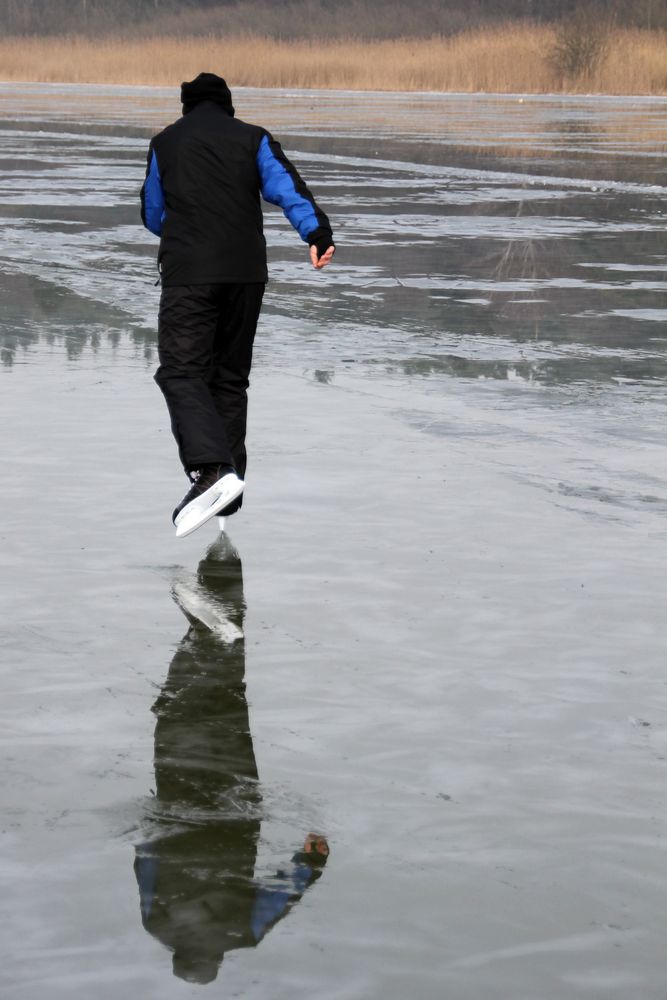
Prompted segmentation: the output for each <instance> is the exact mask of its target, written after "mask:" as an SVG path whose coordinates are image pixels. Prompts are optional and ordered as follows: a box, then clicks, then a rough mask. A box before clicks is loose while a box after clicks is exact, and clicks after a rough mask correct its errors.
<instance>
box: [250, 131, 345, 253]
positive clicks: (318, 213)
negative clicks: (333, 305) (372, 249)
mask: <svg viewBox="0 0 667 1000" xmlns="http://www.w3.org/2000/svg"><path fill="white" fill-rule="evenodd" d="M257 169H258V171H259V177H260V182H261V188H262V196H263V197H264V198H265V199H266V201H269V202H271V204H272V205H278V206H279V207H280V208H282V210H283V212H284V213H285V215H286V217H287V219H288V220H289V221H290V222H291V223H292V225H293V226H294V228H295V229H296V231H297V232H298V234H299V236H300V237H301V239H302V240H303V241H304V242H305V243H308V244H309V245H310V259H311V261H312V263H313V267H315V268H317V269H318V270H320V269H321V268H323V267H326V265H327V264H328V263H329V261H330V260H331V258H332V257H333V255H334V252H335V246H334V241H333V233H332V232H331V225H330V223H329V219H328V218H327V216H326V215H325V214H324V212H323V211H322V210H321V208H320V207H319V206H318V205H317V203H316V201H315V199H314V198H313V196H312V194H311V192H310V191H309V189H308V187H307V185H306V183H305V182H304V180H303V178H302V177H301V176H300V174H299V172H298V170H297V169H296V167H295V166H294V164H292V163H290V161H289V160H288V159H287V157H286V156H285V154H284V152H283V150H282V147H281V145H280V143H279V142H278V141H277V140H276V139H274V138H273V137H272V136H271V135H269V133H268V132H267V133H266V134H265V135H264V136H263V137H262V141H261V142H260V144H259V149H258V151H257Z"/></svg>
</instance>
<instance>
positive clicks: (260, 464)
mask: <svg viewBox="0 0 667 1000" xmlns="http://www.w3.org/2000/svg"><path fill="white" fill-rule="evenodd" d="M177 97H178V95H177V92H176V91H166V90H160V89H153V88H121V87H118V88H102V87H76V86H46V85H9V84H0V134H1V137H2V148H1V151H0V219H1V224H2V238H1V239H0V302H1V303H2V311H1V317H0V351H1V356H2V361H3V364H2V366H0V417H1V419H2V425H3V428H4V434H3V442H4V447H3V453H4V457H5V465H6V470H7V474H6V476H5V484H4V490H3V494H4V502H3V510H2V567H3V587H2V624H1V626H0V637H1V640H2V646H3V651H4V656H3V660H2V668H1V669H2V700H1V702H0V719H1V722H2V779H1V780H2V795H1V802H2V826H1V830H2V859H3V860H2V867H1V873H2V874H1V880H2V893H1V895H0V922H1V923H2V927H3V933H2V952H3V954H2V964H3V988H4V989H5V990H6V991H7V992H6V993H4V994H3V995H6V996H7V997H8V998H11V1000H37V998H39V1000H41V998H45V997H48V998H49V1000H61V998H63V1000H64V998H68V1000H70V998H72V997H77V998H78V997H81V998H87V997H95V998H96V1000H126V998H127V997H142V998H143V1000H169V998H172V997H174V998H176V997H183V996H201V995H202V994H203V992H204V991H207V992H208V994H209V995H210V996H212V997H213V996H219V997H243V998H244V1000H245V998H247V1000H298V998H302V997H303V998H309V1000H310V998H312V997H315V996H316V997H318V1000H348V998H349V1000H362V998H363V1000H366V998H368V1000H376V998H380V997H381V998H383V1000H404V998H405V997H406V996H408V997H411V998H413V1000H440V998H441V997H442V998H444V997H446V998H447V1000H483V998H487V997H490V996H492V995H493V996H494V997H498V998H499V1000H561V998H566V997H567V998H568V1000H569V998H573V997H576V998H579V997H581V998H585V997H595V998H600V1000H612V998H619V1000H621V998H623V1000H626V998H627V997H628V996H630V995H634V996H638V997H641V998H642V1000H664V998H665V984H664V980H665V959H664V951H663V948H664V942H663V937H664V935H663V933H662V926H663V922H664V920H663V915H664V911H665V906H666V905H667V879H666V877H665V874H664V872H665V860H666V857H665V842H666V840H665V838H666V834H667V795H666V792H665V787H666V777H667V774H666V769H667V763H666V761H665V755H666V754H667V698H666V694H667V692H666V684H667V680H666V679H665V671H664V667H665V661H666V657H667V638H666V635H665V591H666V588H667V464H666V460H665V445H664V435H665V423H666V419H667V405H666V399H665V389H666V387H667V365H666V360H667V351H666V347H667V323H666V320H667V299H666V296H665V292H666V291H667V280H666V272H667V241H666V239H665V222H666V221H667V215H666V212H667V209H666V202H665V194H666V193H667V187H666V186H665V162H666V158H667V152H666V150H667V99H664V98H661V99H649V98H637V99H628V98H623V99H620V98H586V97H580V98H572V99H563V98H561V97H526V98H520V97H518V96H517V97H511V96H510V97H502V98H501V97H493V96H470V95H465V96H463V95H461V96H458V95H451V96H442V95H434V94H427V95H414V94H413V95H397V94H395V95H392V94H361V93H343V92H326V93H325V92H298V91H295V92H279V91H258V90H236V91H234V97H235V106H236V109H237V114H238V116H239V117H241V118H244V119H246V120H248V121H255V122H258V123H261V124H264V125H266V126H267V127H268V128H270V129H271V130H272V131H273V132H274V133H275V134H276V135H277V136H278V137H279V138H280V139H281V141H282V142H283V145H284V147H285V149H286V151H287V152H288V155H290V156H291V157H292V158H293V159H294V161H295V162H296V163H297V165H298V166H299V167H300V168H302V170H303V173H304V175H305V177H306V178H307V179H308V181H309V183H310V184H311V186H312V188H313V190H314V192H315V194H316V196H317V197H318V200H319V201H320V202H321V204H322V206H323V208H324V209H325V210H326V211H327V212H328V213H329V215H330V217H331V218H332V222H333V224H334V230H335V233H336V236H337V242H338V250H337V254H336V258H335V262H334V264H333V265H332V266H331V267H330V268H328V269H327V270H326V271H325V272H322V273H315V272H314V271H312V270H311V269H309V267H308V265H307V263H306V252H305V248H304V247H303V245H302V244H300V243H299V240H298V238H297V237H296V234H294V233H293V232H292V231H291V229H290V227H289V225H288V224H287V223H286V222H285V220H284V219H283V217H282V215H281V213H279V212H277V211H274V210H273V209H271V210H269V211H267V213H266V234H267V240H268V242H269V247H270V273H271V282H270V284H269V286H268V290H267V296H266V299H265V308H264V312H263V315H262V319H261V321H260V329H259V334H258V340H257V346H256V361H255V368H254V382H253V385H252V388H251V406H250V431H249V442H248V443H249V454H250V460H249V471H248V477H247V482H248V486H247V491H246V500H245V503H244V507H243V511H242V512H241V514H240V515H239V516H238V518H234V519H232V520H231V521H230V537H231V540H232V542H233V546H232V545H231V543H230V544H229V545H227V546H225V545H222V544H221V543H220V542H218V543H216V542H215V541H214V539H215V532H214V529H213V528H210V527H208V526H207V527H204V528H203V529H202V530H201V531H199V532H196V533H195V534H193V535H192V536H190V537H188V538H187V539H184V540H178V541H177V540H176V539H175V538H174V537H173V529H172V527H171V523H170V514H171V510H172V507H173V505H174V503H175V502H176V501H177V500H179V499H180V497H181V495H182V493H183V491H184V486H185V479H184V478H183V477H182V473H181V472H180V470H179V467H178V462H177V458H176V454H175V448H174V445H173V442H172V439H171V435H170V433H169V428H168V421H167V415H166V410H165V408H164V404H163V401H162V398H161V396H160V393H159V391H158V390H157V388H156V387H155V386H154V384H153V382H152V373H153V371H154V369H155V366H156V351H155V344H156V336H155V315H156V310H157V302H158V296H159V289H158V288H156V287H155V285H154V281H155V276H156V272H155V252H156V242H157V241H156V240H155V239H154V238H153V237H152V236H151V235H150V234H149V233H147V232H146V231H145V230H144V229H143V228H142V227H141V225H140V224H139V222H138V190H139V187H140V185H141V182H142V179H143V173H144V165H145V152H146V148H147V142H148V139H149V137H150V136H151V135H152V134H153V133H154V132H156V131H158V130H159V129H160V128H161V127H163V126H164V125H165V124H167V123H168V122H169V121H171V120H173V118H175V117H176V116H177V114H178V112H179V110H180V108H179V105H178V103H177ZM193 602H194V603H196V604H197V605H198V606H199V607H201V608H204V609H205V613H206V615H207V616H208V619H209V622H210V624H211V625H212V628H211V630H207V629H204V628H202V627H196V628H194V629H193V630H191V631H188V621H187V620H186V617H184V615H183V613H182V610H181V609H185V610H187V609H188V608H190V609H191V608H192V607H193ZM179 604H180V606H181V609H179ZM311 832H315V833H318V834H319V835H321V836H323V837H325V838H326V840H327V841H328V844H329V849H330V854H329V857H328V859H327V861H326V864H323V863H315V862H314V861H313V855H312V854H307V853H305V852H304V850H303V848H304V841H305V839H306V837H307V835H308V834H309V833H311ZM223 959H224V961H223ZM205 983H207V984H208V985H204V984H205Z"/></svg>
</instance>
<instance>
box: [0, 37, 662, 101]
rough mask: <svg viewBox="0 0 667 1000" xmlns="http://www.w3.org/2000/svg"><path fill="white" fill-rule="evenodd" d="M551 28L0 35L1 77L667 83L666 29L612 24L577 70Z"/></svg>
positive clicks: (434, 85) (358, 84)
mask: <svg viewBox="0 0 667 1000" xmlns="http://www.w3.org/2000/svg"><path fill="white" fill-rule="evenodd" d="M557 43H558V38H557V34H556V29H554V28H553V27H547V26H535V25H528V24H523V23H514V24H508V25H506V26H504V27H500V28H495V29H488V28H487V29H485V30H476V31H471V32H466V33H463V34H460V35H456V36H454V37H452V38H432V39H397V40H384V41H366V42H361V41H355V40H353V39H350V40H338V41H315V40H301V41H298V40H296V41H277V40H272V39H268V38H262V37H259V36H250V35H246V36H241V37H237V38H216V37H210V36H209V37H192V36H190V37H181V38H171V37H155V38H142V39H127V38H123V39H120V38H119V39H113V38H108V39H98V40H95V41H93V40H91V39H87V38H84V37H80V36H79V37H77V36H73V37H56V38H48V39H39V38H18V37H14V38H4V39H0V79H2V80H24V81H41V82H73V83H79V82H80V83H123V84H162V85H166V86H173V85H176V84H178V83H180V81H181V80H185V79H190V78H191V77H193V76H195V75H196V74H197V73H199V72H200V71H202V70H204V69H205V70H209V71H217V72H218V73H220V74H221V75H224V76H225V77H226V79H227V80H228V81H229V83H230V85H232V86H234V85H236V86H256V87H305V88H338V89H358V90H408V91H409V90H435V91H466V92H474V91H486V92H492V93H543V92H554V91H565V92H570V93H572V92H574V93H576V92H599V93H610V94H664V93H667V33H665V32H657V31H656V32H648V31H641V30H637V29H616V30H612V31H611V32H610V34H609V37H608V40H607V46H606V50H605V57H604V59H600V60H598V61H597V62H596V64H595V65H594V66H593V67H592V68H591V70H590V72H587V73H586V74H583V75H577V74H576V73H570V74H568V72H567V71H564V70H563V67H562V65H561V66H559V65H558V64H557V60H556V61H555V60H554V51H556V46H557Z"/></svg>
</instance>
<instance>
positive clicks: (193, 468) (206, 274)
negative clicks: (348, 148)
mask: <svg viewBox="0 0 667 1000" xmlns="http://www.w3.org/2000/svg"><path fill="white" fill-rule="evenodd" d="M181 102H182V104H183V115H182V117H181V118H179V119H178V120H177V121H176V122H174V123H173V124H172V125H169V126H167V128H165V129H164V130H163V131H162V132H160V133H159V134H158V135H156V136H154V137H153V139H151V142H150V146H149V149H148V164H147V168H146V179H145V181H144V184H143V187H142V189H141V219H142V222H143V223H144V225H145V226H146V227H147V228H148V229H149V230H150V231H151V232H152V233H154V234H155V235H156V236H159V237H160V248H159V251H158V268H159V272H160V279H161V284H162V293H161V297H160V310H159V318H158V357H159V361H160V364H159V367H158V370H157V372H156V373H155V381H156V382H157V384H158V385H159V387H160V389H161V390H162V392H163V394H164V397H165V400H166V403H167V407H168V410H169V415H170V418H171V429H172V432H173V434H174V437H175V439H176V443H177V445H178V451H179V455H180V459H181V463H182V465H183V468H184V469H185V473H186V475H187V476H188V479H189V480H190V488H189V490H188V492H187V493H186V494H185V496H184V497H183V499H182V500H181V502H180V503H179V505H178V506H177V507H176V509H175V510H174V512H173V515H172V519H173V522H174V524H175V525H176V534H177V535H178V536H183V535H188V534H190V532H192V531H194V530H195V529H196V528H198V527H200V525H202V524H203V523H204V522H205V521H207V520H208V519H209V518H210V517H213V516H214V515H216V514H217V515H221V516H227V515H229V514H233V513H234V512H235V511H237V510H238V508H239V507H240V506H241V503H242V499H243V498H242V493H243V487H244V476H245V470H246V449H245V435H246V415H247V402H248V401H247V389H248V385H249V375H250V367H251V363H252V348H253V341H254V337H255V330H256V328H257V320H258V318H259V313H260V309H261V305H262V296H263V295H264V288H265V285H266V282H267V280H268V274H267V267H266V241H265V239H264V234H263V225H262V209H261V203H260V194H261V195H262V196H263V197H264V198H265V199H266V201H269V202H271V203H272V204H274V205H279V206H280V207H281V208H282V209H283V211H284V213H285V215H286V216H287V218H288V219H289V221H290V222H291V224H292V225H293V226H294V228H295V229H296V230H297V232H298V233H299V235H300V237H301V239H302V240H304V242H306V243H308V244H309V246H310V259H311V262H312V264H313V267H315V268H316V269H317V270H321V269H322V268H323V267H326V265H327V264H328V263H329V262H330V261H331V259H332V257H333V255H334V251H335V247H334V240H333V234H332V231H331V226H330V224H329V220H328V218H327V216H326V215H325V214H324V212H322V210H321V209H320V208H319V207H318V205H317V203H316V202H315V199H314V198H313V196H312V194H311V193H310V191H309V190H308V188H307V186H306V184H305V183H304V181H303V180H302V178H301V177H300V176H299V174H298V172H297V170H296V169H295V167H294V166H293V165H292V164H291V163H290V161H289V160H288V159H287V157H286V156H285V154H284V153H283V151H282V149H281V147H280V143H279V142H277V141H276V140H275V139H274V138H273V137H272V136H271V134H270V133H269V132H267V130H266V129H264V128H262V127H261V126H259V125H250V124H248V123H246V122H243V121H240V120H239V119H238V118H235V117H234V108H233V106H232V95H231V93H230V90H229V88H228V86H227V84H226V83H225V81H224V80H223V79H222V77H219V76H216V75H215V74H214V73H200V74H199V76H198V77H197V78H196V79H194V80H192V81H191V82H189V83H183V84H182V86H181Z"/></svg>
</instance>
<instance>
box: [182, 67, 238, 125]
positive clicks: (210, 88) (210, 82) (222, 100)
mask: <svg viewBox="0 0 667 1000" xmlns="http://www.w3.org/2000/svg"><path fill="white" fill-rule="evenodd" d="M201 101H213V102H214V103H215V104H219V105H220V107H221V108H223V109H224V110H225V111H226V112H227V114H228V115H231V116H232V117H233V116H234V106H233V105H232V94H231V91H230V89H229V87H228V86H227V84H226V82H225V81H224V80H223V79H222V77H221V76H216V74H215V73H200V74H199V76H197V77H195V79H194V80H190V82H189V83H182V84H181V103H182V104H183V114H184V115H187V113H188V112H189V111H192V109H193V108H194V107H196V106H197V105H198V104H199V103H201Z"/></svg>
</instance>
